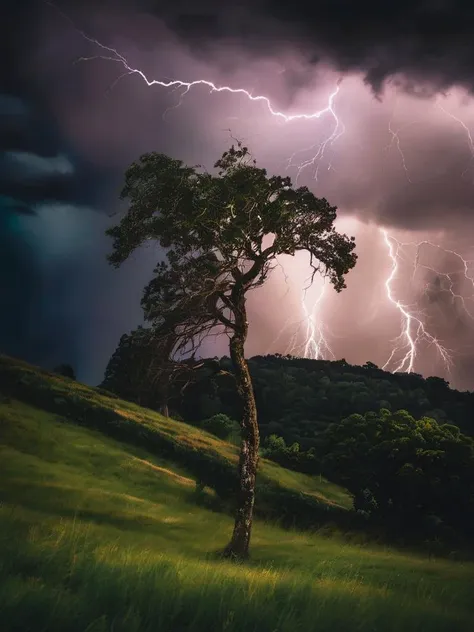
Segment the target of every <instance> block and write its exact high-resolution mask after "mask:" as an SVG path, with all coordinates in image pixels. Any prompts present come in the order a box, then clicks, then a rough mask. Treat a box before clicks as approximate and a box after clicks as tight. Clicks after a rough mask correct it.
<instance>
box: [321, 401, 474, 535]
mask: <svg viewBox="0 0 474 632" xmlns="http://www.w3.org/2000/svg"><path fill="white" fill-rule="evenodd" d="M317 451H318V454H319V456H320V458H321V465H322V470H323V472H324V473H325V475H326V476H329V477H330V478H332V479H333V480H336V481H338V482H339V483H340V484H343V485H344V486H346V487H347V488H348V489H349V490H350V491H351V492H352V493H353V494H354V498H355V501H354V502H355V507H356V509H359V510H362V511H365V512H367V513H369V514H372V515H373V516H375V517H378V518H379V519H382V520H383V521H384V523H385V524H388V525H390V526H391V527H393V528H399V527H400V525H404V526H405V527H406V528H408V530H409V531H412V532H415V533H416V532H417V531H424V532H426V531H428V530H429V528H431V527H432V526H433V525H435V524H436V523H439V524H442V525H443V527H444V528H445V531H446V533H445V535H449V529H452V530H454V531H455V533H457V534H458V535H464V536H469V537H471V536H472V533H473V529H474V441H473V440H472V439H471V438H470V437H466V436H465V435H463V434H461V432H460V430H459V428H457V427H456V426H453V425H449V424H443V425H440V424H438V423H437V422H436V421H435V420H434V419H430V418H428V417H422V418H421V419H418V420H416V419H414V418H413V417H412V416H411V415H410V414H409V413H408V412H407V411H406V410H399V411H397V412H395V413H391V412H390V411H388V410H385V409H381V410H380V411H379V413H366V414H365V415H357V414H355V415H351V416H349V417H347V418H346V419H344V420H343V421H341V422H340V423H338V424H332V425H331V426H329V428H328V429H327V430H326V431H325V432H324V433H323V434H322V435H321V437H320V440H319V445H318V449H317Z"/></svg>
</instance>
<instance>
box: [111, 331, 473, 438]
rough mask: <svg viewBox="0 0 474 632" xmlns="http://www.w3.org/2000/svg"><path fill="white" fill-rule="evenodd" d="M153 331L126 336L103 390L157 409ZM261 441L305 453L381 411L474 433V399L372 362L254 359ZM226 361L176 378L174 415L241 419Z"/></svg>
mask: <svg viewBox="0 0 474 632" xmlns="http://www.w3.org/2000/svg"><path fill="white" fill-rule="evenodd" d="M147 341H148V330H147V329H145V328H143V329H142V328H139V329H138V330H135V331H134V332H132V333H131V334H130V335H124V336H122V339H121V341H120V344H119V346H118V348H117V350H116V352H115V353H114V355H113V356H112V358H111V360H110V363H109V365H108V367H107V370H106V375H105V379H104V382H103V383H102V385H101V386H102V387H103V388H105V389H107V390H110V391H112V392H114V393H116V394H117V395H119V396H120V397H123V398H125V399H129V400H131V401H135V402H137V403H140V404H141V405H144V406H147V407H149V408H155V409H157V410H159V409H161V408H162V405H163V401H162V398H163V389H162V388H161V386H160V383H159V380H163V379H165V380H168V379H169V378H168V376H167V375H164V376H163V375H162V374H160V376H159V377H158V378H156V376H154V375H153V371H152V369H150V367H152V362H153V358H152V356H153V348H152V347H150V346H149V344H148V342H147ZM248 362H249V368H250V372H251V375H252V380H253V385H254V391H255V397H256V401H257V408H258V422H259V426H260V432H261V435H262V439H263V440H265V438H266V437H268V436H270V435H273V434H276V435H278V436H280V437H283V439H284V440H285V442H286V443H287V444H292V443H294V442H297V443H298V444H299V446H300V448H301V450H308V449H310V448H311V447H313V446H315V445H316V444H317V437H318V435H319V434H320V433H321V432H322V431H323V430H325V429H326V428H327V426H328V425H329V424H331V423H336V422H339V421H341V419H344V418H345V417H347V416H349V415H351V414H354V413H358V414H362V415H363V414H365V413H367V412H370V411H378V410H380V409H382V408H384V409H387V410H389V411H393V412H394V411H397V410H406V411H408V412H409V413H410V415H412V416H413V417H415V418H420V417H425V416H426V417H430V418H432V419H435V420H436V421H437V422H438V423H440V424H444V423H449V424H455V425H456V426H458V427H459V428H460V429H461V431H462V432H463V433H464V434H467V435H471V436H472V435H474V393H471V392H468V391H466V392H460V391H457V390H454V389H452V388H450V386H449V383H448V382H447V381H446V380H444V379H442V378H439V377H428V378H423V377H422V376H421V375H419V374H417V373H389V372H387V371H384V370H382V369H380V368H378V367H377V366H376V365H375V364H373V363H371V362H367V363H366V364H365V365H363V366H353V365H351V364H348V363H347V362H346V361H345V360H337V361H330V360H311V359H306V358H296V357H292V356H281V355H278V354H275V355H266V356H255V357H253V358H250V359H249V361H248ZM230 372H231V362H230V359H229V358H228V357H223V358H221V359H217V358H212V359H207V360H204V361H203V367H202V368H201V369H198V370H197V371H196V372H195V374H194V375H193V376H192V379H191V380H189V379H188V378H186V380H177V382H176V383H175V384H174V385H173V386H172V387H171V390H170V391H169V392H168V393H167V398H168V402H169V413H170V416H174V417H177V418H182V419H185V420H186V421H187V422H189V423H199V422H201V421H202V420H204V419H208V418H209V417H212V416H213V415H215V414H218V413H224V414H225V415H227V416H229V417H230V418H232V419H239V416H240V403H239V398H238V396H237V392H236V389H235V384H234V380H233V378H232V376H231V374H230Z"/></svg>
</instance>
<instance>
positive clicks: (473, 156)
mask: <svg viewBox="0 0 474 632" xmlns="http://www.w3.org/2000/svg"><path fill="white" fill-rule="evenodd" d="M436 105H437V107H438V109H439V110H441V111H442V112H444V113H445V114H446V116H449V117H450V118H452V119H453V120H454V121H456V122H457V123H459V125H460V126H461V127H462V128H463V130H464V131H465V132H466V138H467V142H468V146H469V151H470V152H471V159H470V161H469V162H470V163H472V161H473V160H474V140H473V138H472V134H471V130H470V129H469V128H468V126H467V125H466V123H464V121H463V120H462V119H460V118H459V117H457V116H455V115H454V114H452V113H451V112H448V110H446V109H445V108H444V107H443V106H442V105H441V104H440V103H437V104H436ZM468 170H469V165H468V166H467V167H466V168H465V169H464V171H463V172H462V177H464V175H465V174H466V173H467V171H468Z"/></svg>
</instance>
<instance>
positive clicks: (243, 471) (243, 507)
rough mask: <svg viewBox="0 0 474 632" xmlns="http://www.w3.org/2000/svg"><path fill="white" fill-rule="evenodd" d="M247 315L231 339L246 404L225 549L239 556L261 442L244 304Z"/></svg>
mask: <svg viewBox="0 0 474 632" xmlns="http://www.w3.org/2000/svg"><path fill="white" fill-rule="evenodd" d="M243 316H244V322H243V327H242V329H240V328H239V331H236V333H235V334H234V336H233V338H232V339H231V341H230V355H231V358H232V363H233V365H234V371H235V379H236V383H237V390H238V392H239V395H240V397H241V400H242V404H243V416H242V421H241V431H242V438H241V444H240V459H239V489H238V494H237V512H236V516H235V523H234V531H233V534H232V539H231V541H230V542H229V544H228V545H227V547H226V549H225V551H224V555H225V556H226V557H230V558H237V559H243V558H246V557H247V556H248V554H249V545H250V534H251V530H252V519H253V507H254V502H255V480H256V475H257V466H258V448H259V444H260V435H259V431H258V425H257V407H256V405H255V397H254V393H253V387H252V380H251V378H250V372H249V368H248V365H247V361H246V360H245V356H244V342H245V338H246V334H247V323H246V320H245V307H244V308H243Z"/></svg>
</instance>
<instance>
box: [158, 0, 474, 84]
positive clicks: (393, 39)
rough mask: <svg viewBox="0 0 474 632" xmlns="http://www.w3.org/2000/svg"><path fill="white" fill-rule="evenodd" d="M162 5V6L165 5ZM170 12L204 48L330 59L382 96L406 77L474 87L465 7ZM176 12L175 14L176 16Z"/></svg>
mask: <svg viewBox="0 0 474 632" xmlns="http://www.w3.org/2000/svg"><path fill="white" fill-rule="evenodd" d="M160 4H161V3H160ZM172 6H173V9H172V10H170V8H167V9H166V10H163V9H162V8H160V6H159V4H158V3H156V6H155V7H154V10H155V12H156V13H157V14H161V15H163V17H164V18H165V20H166V21H167V23H168V24H169V25H170V27H171V28H173V29H175V30H176V32H177V33H179V34H180V36H181V37H182V38H183V39H184V40H190V41H193V42H195V43H196V44H202V43H203V42H205V43H207V44H209V45H210V42H215V41H216V40H223V39H237V40H238V41H241V42H242V43H243V44H244V45H247V46H252V47H253V48H254V50H257V51H260V52H262V53H267V52H270V53H272V54H274V53H275V52H277V51H278V50H281V49H282V48H285V47H288V46H291V47H296V48H298V49H299V50H301V51H302V52H303V53H304V55H305V56H307V57H308V58H309V59H310V60H313V61H315V60H316V61H320V60H321V59H326V60H329V61H331V62H333V63H335V64H336V65H337V67H338V68H339V69H340V70H342V71H345V72H348V71H362V72H363V73H364V74H365V77H366V79H367V81H368V82H369V83H370V84H371V85H372V87H373V88H374V89H375V90H376V91H379V90H380V89H381V88H382V86H383V83H384V81H385V80H386V79H387V78H389V77H391V76H394V75H397V74H401V75H405V79H403V78H401V79H399V80H400V81H402V82H403V81H404V80H405V81H406V87H407V89H413V88H414V86H415V83H419V82H421V83H422V84H432V85H434V86H435V87H436V88H438V89H445V88H447V87H449V86H452V85H455V84H457V85H459V84H461V85H466V86H468V87H469V88H473V87H474V74H473V62H474V50H473V47H472V33H473V32H474V7H473V6H472V5H471V4H470V3H468V2H465V1H464V0H457V1H456V0H454V1H451V0H414V1H412V0H400V1H393V0H387V1H385V2H376V1H374V0H361V1H359V2H353V1H352V0H315V1H314V2H309V1H303V2H301V1H300V2H282V1H281V0H260V1H258V0H256V1H253V2H247V1H240V2H238V3H222V2H217V1H216V2H204V3H199V5H196V4H194V3H189V2H177V3H173V5H172ZM171 11H173V13H171Z"/></svg>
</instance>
